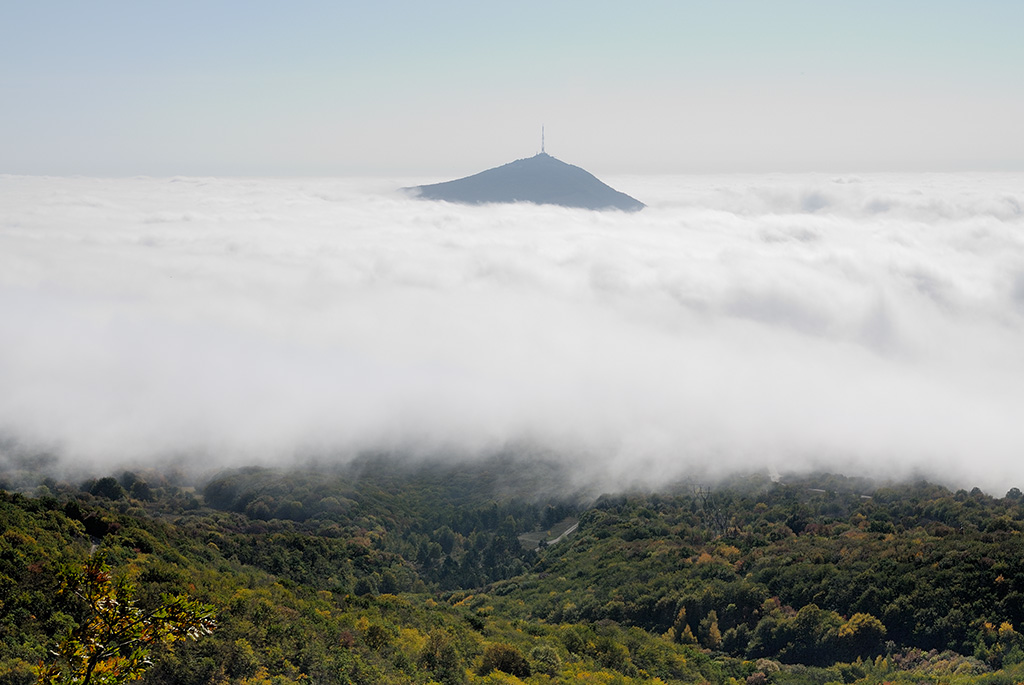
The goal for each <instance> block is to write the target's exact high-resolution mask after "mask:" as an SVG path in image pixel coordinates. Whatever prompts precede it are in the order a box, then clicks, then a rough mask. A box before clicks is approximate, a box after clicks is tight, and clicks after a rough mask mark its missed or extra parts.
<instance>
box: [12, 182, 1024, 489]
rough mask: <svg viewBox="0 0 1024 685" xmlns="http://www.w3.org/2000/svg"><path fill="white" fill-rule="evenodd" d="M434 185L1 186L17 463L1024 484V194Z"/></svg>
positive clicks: (820, 185) (754, 186)
mask: <svg viewBox="0 0 1024 685" xmlns="http://www.w3.org/2000/svg"><path fill="white" fill-rule="evenodd" d="M428 180H430V181H433V180H437V179H407V178H406V179H389V180H381V179H369V180H367V179H359V180H353V179H223V178H173V179H166V178H163V179H158V178H133V179H94V178H45V177H20V176H0V208H2V209H0V322H2V324H0V436H2V437H3V439H4V441H3V443H2V444H3V445H6V447H4V448H2V449H7V450H12V449H17V450H26V449H28V450H36V449H38V450H46V451H49V452H52V453H54V454H57V455H59V456H60V458H61V459H63V460H64V461H65V462H66V463H67V464H93V463H100V464H103V465H107V464H120V463H131V462H142V463H154V462H155V463H159V462H160V461H161V460H165V459H179V460H180V459H185V460H191V461H192V462H193V463H197V464H200V465H204V466H214V465H227V464H243V463H278V464H280V463H290V462H292V461H294V460H301V459H304V458H307V457H309V456H316V457H317V458H320V459H334V458H337V459H346V458H349V457H351V456H353V455H356V454H359V453H363V452H366V451H389V452H399V453H407V454H410V455H444V454H450V455H454V456H458V457H460V458H471V457H472V456H473V455H478V454H491V453H494V452H495V451H499V450H507V449H522V450H535V451H537V452H540V453H544V454H548V455H556V456H557V457H558V458H560V459H564V460H565V461H566V462H567V463H571V464H573V465H574V468H575V469H577V470H578V471H579V472H580V473H582V474H586V475H587V476H589V477H591V478H598V479H601V480H602V481H603V482H606V483H620V484H625V483H632V482H646V483H658V482H663V481H664V480H665V479H669V478H676V477H684V476H686V475H687V474H690V473H695V474H696V473H701V474H708V473H711V474H716V473H725V472H728V471H731V470H737V469H739V470H749V469H763V468H775V469H778V470H780V471H787V470H793V469H795V470H799V469H812V468H813V469H827V470H831V471H839V472H844V473H848V474H850V475H855V474H856V475H860V474H870V475H876V476H877V475H881V476H893V477H904V476H909V475H915V474H918V475H925V476H927V477H930V478H935V479H938V480H941V481H944V482H948V483H951V484H960V485H965V486H973V485H980V486H981V487H983V488H985V489H988V490H990V491H992V492H994V493H995V494H1002V493H1003V492H1005V491H1006V490H1007V489H1008V488H1009V487H1011V486H1014V485H1017V486H1022V487H1024V175H1021V174H1016V175H1014V174H978V175H971V174H956V175H951V174H945V175H943V174H936V175H923V174H917V175H864V176H834V175H832V176H830V175H779V176H765V175H761V176H741V175H729V176H715V177H708V176H676V177H623V178H615V179H606V180H609V181H610V182H611V185H613V186H615V187H616V188H618V189H620V190H623V191H624V192H627V193H629V194H630V195H633V196H634V197H637V198H639V199H641V200H642V201H644V202H646V203H647V204H648V205H649V206H648V208H647V209H645V210H644V211H642V212H639V213H635V214H624V213H619V212H590V211H584V210H571V209H564V208H560V207H551V206H535V205H528V204H520V205H492V206H478V207H467V206H458V205H451V204H447V203H439V202H428V201H421V200H417V199H414V198H412V197H408V196H406V195H404V194H402V193H401V192H398V191H396V190H395V189H396V188H398V187H400V186H405V185H411V184H413V183H415V182H417V181H428Z"/></svg>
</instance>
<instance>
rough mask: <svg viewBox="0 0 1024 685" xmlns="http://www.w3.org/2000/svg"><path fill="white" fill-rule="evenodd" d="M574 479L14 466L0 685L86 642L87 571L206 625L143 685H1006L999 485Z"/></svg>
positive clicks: (414, 470) (455, 472) (365, 469)
mask: <svg viewBox="0 0 1024 685" xmlns="http://www.w3.org/2000/svg"><path fill="white" fill-rule="evenodd" d="M72 481H73V482H72ZM570 482H571V481H570V480H569V479H567V478H566V477H565V474H564V473H562V471H561V470H560V469H559V468H557V467H556V466H553V465H552V464H548V463H538V462H524V461H517V460H515V459H508V458H504V459H493V460H490V461H483V462H473V463H454V464H453V463H438V462H427V461H421V462H416V463H407V462H402V461H399V460H395V459H390V458H385V457H375V458H365V459H362V460H358V461H356V462H353V463H350V464H347V465H345V466H343V467H332V468H318V469H314V468H307V469H303V470H292V471H284V470H272V469H265V468H244V469H236V470H231V471H225V472H221V473H217V474H214V475H208V476H205V477H201V478H196V477H190V476H187V475H184V474H182V473H180V472H175V471H173V470H167V471H155V470H154V471H147V470H137V471H119V472H116V473H111V474H95V476H94V477H90V478H77V479H69V478H67V477H64V478H61V477H57V476H47V475H45V474H41V473H38V472H36V471H35V470H34V469H33V468H32V467H31V466H30V463H29V462H26V463H22V464H21V465H20V468H17V469H15V468H8V469H7V471H6V472H5V473H3V474H2V475H0V522H2V524H3V525H2V530H3V532H2V536H0V684H8V683H11V684H13V683H19V684H26V685H27V684H29V683H34V682H36V681H37V675H36V671H35V668H36V667H37V666H39V665H40V664H44V665H52V663H53V661H54V659H55V657H54V656H53V654H52V652H53V650H54V649H56V648H57V647H58V646H60V645H61V644H63V643H62V641H65V642H66V641H67V640H68V639H69V638H68V636H69V635H75V634H80V633H81V631H82V629H83V625H86V622H87V618H86V616H85V613H84V612H85V609H84V608H83V605H82V603H81V600H80V596H76V595H75V594H74V593H72V592H69V591H68V588H69V587H72V585H73V582H72V581H73V579H74V578H79V577H82V573H83V569H87V568H88V567H90V564H91V562H93V561H94V560H97V559H101V560H102V561H103V562H105V564H106V565H107V566H108V567H109V569H110V572H111V574H112V575H111V577H112V578H113V579H116V580H117V582H120V583H123V584H125V585H126V586H130V587H131V588H134V591H135V595H134V600H133V601H134V602H135V603H136V604H137V606H138V607H139V612H140V613H141V612H143V611H145V610H147V608H156V609H159V607H160V602H162V601H163V602H165V603H166V602H168V601H169V600H168V599H167V598H168V597H172V596H173V597H180V598H184V597H187V598H189V599H188V601H194V602H195V603H196V604H195V606H203V607H208V608H209V610H210V611H211V612H212V617H213V619H212V620H213V621H214V622H215V624H216V628H215V629H214V630H213V631H212V633H210V634H208V635H207V634H205V633H204V634H203V635H202V636H199V637H198V639H194V640H187V641H181V642H176V643H174V644H169V645H157V646H155V647H154V653H153V655H152V666H151V667H149V668H148V670H145V672H144V675H143V676H142V678H141V680H140V681H139V682H142V683H153V684H155V683H161V684H163V683H167V684H171V683H175V684H183V685H193V684H194V685H202V684H206V683H253V684H256V683H261V684H262V683H280V684H285V683H299V682H306V683H388V682H394V683H405V682H417V683H427V682H440V683H467V682H469V683H477V682H479V683H518V682H526V683H559V682H564V683H569V682H584V683H639V682H652V681H653V682H658V681H659V680H660V681H662V682H666V683H669V682H685V683H697V682H709V683H748V684H750V685H758V684H761V683H854V682H858V683H884V682H894V683H921V682H934V683H1014V682H1021V681H1022V680H1024V634H1022V633H1021V632H1018V628H1020V629H1021V630H1022V631H1024V628H1022V627H1021V626H1022V625H1024V536H1022V534H1021V531H1022V530H1024V497H1022V495H1021V493H1020V491H1018V490H1017V489H1015V488H1014V489H1012V490H1010V491H1009V492H1008V493H1006V494H1005V496H1002V497H992V496H989V495H986V494H984V493H982V492H981V491H980V490H977V489H975V490H972V491H970V492H968V491H965V490H959V491H951V490H949V489H946V488H944V487H942V486H939V485H934V484H930V483H926V482H914V483H875V482H871V481H868V480H865V479H854V478H846V477H841V476H835V475H828V474H818V475H814V476H801V477H796V476H790V477H784V478H783V479H782V482H773V481H771V480H770V479H769V478H768V477H767V476H762V475H757V474H754V475H748V476H744V477H734V478H732V479H730V480H727V481H723V482H719V483H713V484H708V483H703V484H697V483H677V484H674V485H670V486H666V487H665V488H663V489H661V490H660V491H658V492H626V493H617V494H604V495H601V494H599V493H596V492H591V491H588V490H585V489H580V488H576V487H572V486H570V485H569V483H570ZM538 540H539V541H540V544H539V546H538V544H537V541H538ZM549 541H550V542H549ZM92 565H93V566H94V565H95V564H92ZM69 579H72V580H69ZM161 598H163V599H161ZM175 601H177V600H175ZM181 601H185V600H184V599H182V600H181ZM156 609H153V611H152V612H151V613H153V612H155V611H156ZM75 631H79V632H78V633H76V632H75Z"/></svg>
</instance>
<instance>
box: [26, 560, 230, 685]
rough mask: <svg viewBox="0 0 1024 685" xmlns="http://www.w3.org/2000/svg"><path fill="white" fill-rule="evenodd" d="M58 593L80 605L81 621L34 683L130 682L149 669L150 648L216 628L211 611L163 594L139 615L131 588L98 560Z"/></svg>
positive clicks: (40, 669) (112, 684)
mask: <svg viewBox="0 0 1024 685" xmlns="http://www.w3.org/2000/svg"><path fill="white" fill-rule="evenodd" d="M61 592H69V593H72V594H73V595H74V596H76V597H77V598H78V599H79V600H81V601H82V602H83V604H84V608H85V618H84V620H83V621H82V623H81V624H80V625H79V626H78V627H77V628H75V629H73V630H71V631H70V632H69V633H67V634H66V635H65V636H64V637H63V638H62V639H61V640H60V641H59V642H58V644H57V647H56V649H55V650H53V651H52V654H53V656H54V659H55V660H54V662H53V663H51V664H40V665H39V667H38V669H37V675H38V681H37V682H38V683H39V685H68V684H74V685H91V684H93V683H95V684H96V685H116V684H117V683H125V682H130V681H132V680H135V679H136V678H138V677H139V676H140V675H141V674H142V672H143V671H145V670H146V669H147V668H148V667H149V666H150V665H152V662H151V661H150V652H151V651H152V650H153V649H154V648H155V647H158V646H163V645H170V644H173V643H175V642H180V641H183V640H196V639H198V638H200V637H202V636H204V635H209V634H210V633H212V632H213V630H214V628H216V623H215V621H214V619H213V607H211V606H209V605H207V604H202V603H200V602H198V601H196V600H194V599H190V598H188V597H186V596H184V595H174V596H172V595H162V596H161V598H160V605H159V606H158V607H156V608H155V609H152V610H150V611H144V610H143V609H142V608H140V607H139V606H138V605H137V603H136V601H135V599H134V595H135V586H133V585H132V584H131V583H129V582H128V581H127V580H126V579H124V578H119V579H114V577H113V575H112V573H111V571H110V568H109V567H108V566H107V565H106V563H105V561H104V559H103V558H102V557H101V556H96V557H93V558H92V559H90V560H89V561H88V563H87V564H86V565H85V567H84V568H83V569H82V570H81V571H80V572H78V573H74V574H71V575H70V577H69V578H68V579H66V580H65V581H64V583H63V586H62V589H61Z"/></svg>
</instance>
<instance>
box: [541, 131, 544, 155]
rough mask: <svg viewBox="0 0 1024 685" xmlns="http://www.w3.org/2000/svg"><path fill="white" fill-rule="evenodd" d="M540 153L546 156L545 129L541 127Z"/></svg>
mask: <svg viewBox="0 0 1024 685" xmlns="http://www.w3.org/2000/svg"><path fill="white" fill-rule="evenodd" d="M540 153H541V154H542V155H543V154H544V127H543V126H541V127H540Z"/></svg>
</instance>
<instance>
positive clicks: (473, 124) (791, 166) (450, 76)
mask: <svg viewBox="0 0 1024 685" xmlns="http://www.w3.org/2000/svg"><path fill="white" fill-rule="evenodd" d="M1022 26H1024V3H1022V2H1019V0H1006V1H994V0H991V1H984V0H982V1H978V0H972V1H970V2H967V1H963V2H946V1H942V0H921V1H910V0H906V1H901V2H891V0H885V1H883V2H869V1H859V2H821V1H820V0H809V1H806V2H795V1H785V0H777V1H773V2H765V1H763V0H757V1H752V2H680V1H671V2H636V3H628V4H627V3H622V2H616V3H606V2H595V1H594V0H586V1H585V2H557V3H548V2H543V3H541V2H515V3H490V2H429V3H428V2H335V1H333V0H332V1H324V2H293V3H281V2H276V1H275V2H270V1H267V2H260V1H254V0H246V1H245V2H216V1H212V2H211V1H209V0H203V1H202V2H189V1H185V0H179V1H177V2H173V3H149V2H135V1H113V0H111V1H105V2H79V1H77V0H76V1H68V2H56V1H53V2H51V1H46V0H40V1H38V2H22V1H19V0H0V173H14V174H55V175H67V174H90V175H134V174H148V175H173V174H190V175H196V174H199V175H224V174H236V175H293V174H301V175H321V174H327V175H334V174H386V173H415V174H422V175H426V176H430V177H432V178H436V179H441V178H445V177H449V176H452V175H464V174H467V173H470V172H474V171H477V170H480V169H482V168H485V167H488V166H495V165H497V164H500V163H503V162H506V161H509V160H511V159H515V158H518V157H524V156H528V155H530V154H533V153H534V152H536V151H537V149H538V148H539V140H538V139H539V130H540V126H541V125H542V124H543V125H545V126H546V128H547V133H548V136H547V139H548V151H549V152H551V153H552V154H554V155H556V156H558V157H560V158H562V159H565V160H566V161H570V162H572V163H575V164H579V165H581V166H584V167H585V168H588V169H589V170H591V171H593V172H595V173H597V174H598V175H599V176H600V175H602V174H607V173H646V172H655V173H665V172H694V171H697V172H706V171H713V172H715V171H806V170H834V171H850V170H853V171H857V170H867V171H871V170H882V171H884V170H909V171H914V170H1022V169H1024V135H1021V130H1020V122H1021V121H1024V40H1022V39H1021V27H1022Z"/></svg>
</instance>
